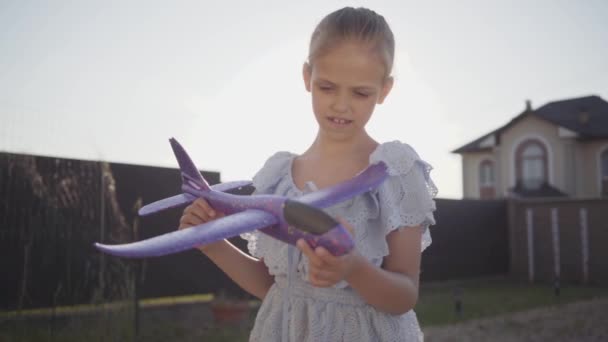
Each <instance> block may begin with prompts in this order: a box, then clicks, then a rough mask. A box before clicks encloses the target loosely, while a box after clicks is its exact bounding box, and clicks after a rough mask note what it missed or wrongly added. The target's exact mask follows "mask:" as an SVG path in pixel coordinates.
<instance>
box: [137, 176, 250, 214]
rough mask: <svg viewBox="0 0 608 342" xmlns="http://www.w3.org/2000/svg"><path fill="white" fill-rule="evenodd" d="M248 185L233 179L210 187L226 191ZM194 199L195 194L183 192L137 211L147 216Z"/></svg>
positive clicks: (245, 182) (247, 182)
mask: <svg viewBox="0 0 608 342" xmlns="http://www.w3.org/2000/svg"><path fill="white" fill-rule="evenodd" d="M250 185H251V181H235V182H226V183H220V184H215V185H212V186H211V189H212V190H214V191H221V192H228V191H231V190H239V189H241V188H244V187H247V186H250ZM194 200H196V196H193V195H190V194H188V193H183V194H179V195H176V196H172V197H167V198H163V199H161V200H158V201H156V202H152V203H150V204H146V205H144V206H143V207H141V208H140V209H139V212H138V213H139V215H140V216H147V215H151V214H154V213H157V212H159V211H162V210H165V209H171V208H175V207H179V206H180V205H184V204H190V203H192V202H194Z"/></svg>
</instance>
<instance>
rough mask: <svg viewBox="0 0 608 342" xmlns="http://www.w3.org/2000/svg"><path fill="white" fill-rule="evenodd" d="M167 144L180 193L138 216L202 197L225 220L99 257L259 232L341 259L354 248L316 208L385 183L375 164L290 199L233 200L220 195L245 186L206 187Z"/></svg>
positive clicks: (176, 147) (152, 252) (177, 248)
mask: <svg viewBox="0 0 608 342" xmlns="http://www.w3.org/2000/svg"><path fill="white" fill-rule="evenodd" d="M169 141H170V142H171V147H172V148H173V153H174V154H175V157H176V158H177V162H178V163H179V167H180V170H181V176H182V191H183V193H182V194H180V195H177V196H173V197H169V198H165V199H162V200H159V201H157V202H154V203H151V204H148V205H146V206H144V207H142V208H141V209H140V210H139V215H141V216H145V215H150V214H152V213H156V212H158V211H161V210H165V209H169V208H174V207H177V206H180V205H185V204H189V203H192V202H193V201H194V200H196V199H197V198H199V197H202V198H204V199H205V200H206V201H207V202H208V203H209V204H210V205H211V206H212V207H213V208H214V209H215V210H217V211H220V212H223V213H225V214H226V216H224V217H221V218H219V219H216V220H212V221H209V222H206V223H203V224H200V225H197V226H193V227H190V228H186V229H181V230H177V231H174V232H170V233H166V234H163V235H160V236H156V237H152V238H149V239H146V240H141V241H137V242H133V243H128V244H121V245H104V244H100V243H95V247H96V248H98V249H99V250H101V251H102V252H105V253H108V254H112V255H116V256H121V257H127V258H144V257H151V256H161V255H167V254H172V253H177V252H181V251H184V250H187V249H190V248H194V247H196V246H199V245H205V244H209V243H212V242H216V241H219V240H222V239H227V238H230V237H233V236H237V235H240V234H242V233H245V232H250V231H253V230H256V229H259V230H260V231H261V232H263V233H265V234H268V235H270V236H272V237H274V238H276V239H279V240H281V241H284V242H287V243H290V244H295V243H296V241H297V240H298V239H301V238H302V239H304V240H306V241H307V242H308V243H309V245H310V246H311V247H312V248H315V247H317V246H323V247H325V248H326V249H327V250H328V251H329V252H330V253H332V254H333V255H337V256H339V255H343V254H345V253H348V252H349V251H350V250H351V249H352V248H353V246H354V243H353V241H352V238H351V236H350V234H349V233H348V232H347V231H346V230H345V229H344V227H342V225H340V224H339V223H338V222H337V221H336V220H334V219H333V218H332V217H331V216H329V215H328V214H326V213H325V212H323V211H322V210H321V209H319V208H326V207H329V206H332V205H334V204H337V203H339V202H342V201H344V200H347V199H350V198H352V197H354V196H357V195H359V194H362V193H364V192H366V191H370V190H373V189H375V188H376V187H378V186H379V185H380V184H381V183H382V182H383V181H384V180H385V179H386V178H387V177H388V173H387V170H386V165H385V164H384V163H382V162H379V163H377V164H373V165H370V166H369V167H368V168H367V169H365V170H364V171H363V172H361V173H359V174H358V175H357V176H355V177H354V178H352V179H350V180H347V181H345V182H342V183H340V184H337V185H335V186H332V187H328V188H325V189H321V190H319V191H315V192H311V193H308V194H305V195H303V196H300V197H298V198H296V199H289V198H287V197H284V196H277V195H251V196H245V195H234V194H229V193H226V191H228V190H231V189H235V188H240V187H242V186H245V185H248V184H251V182H248V181H239V182H230V183H222V184H218V185H214V186H209V185H208V183H207V181H205V179H204V178H203V176H202V175H201V173H200V172H199V170H198V168H197V167H196V166H195V165H194V163H193V162H192V160H191V159H190V157H189V156H188V154H187V153H186V151H185V150H184V149H183V147H182V146H181V145H180V144H179V143H178V142H177V140H175V139H173V138H171V139H170V140H169Z"/></svg>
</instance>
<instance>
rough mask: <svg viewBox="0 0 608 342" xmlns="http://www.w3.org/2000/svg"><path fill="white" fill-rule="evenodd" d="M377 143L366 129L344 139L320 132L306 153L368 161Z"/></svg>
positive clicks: (328, 157)
mask: <svg viewBox="0 0 608 342" xmlns="http://www.w3.org/2000/svg"><path fill="white" fill-rule="evenodd" d="M377 145H378V143H377V142H376V141H375V140H374V139H373V138H372V137H370V136H369V135H368V134H367V132H365V131H363V132H362V133H361V134H359V135H357V136H354V137H349V138H348V139H343V140H339V139H335V138H333V137H329V136H327V135H326V134H323V133H322V132H318V133H317V137H316V138H315V141H314V142H313V143H312V145H311V146H310V147H309V148H308V150H307V151H306V152H305V153H304V154H306V155H308V156H311V157H315V158H320V159H323V160H327V159H331V160H345V159H351V160H352V159H355V160H357V159H361V160H365V161H367V160H368V158H369V155H370V154H371V153H372V152H373V150H374V149H375V148H376V146H377Z"/></svg>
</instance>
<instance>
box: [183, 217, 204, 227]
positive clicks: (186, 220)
mask: <svg viewBox="0 0 608 342" xmlns="http://www.w3.org/2000/svg"><path fill="white" fill-rule="evenodd" d="M197 224H200V220H199V219H198V218H195V217H194V216H192V215H189V214H186V215H183V216H182V217H181V218H180V220H179V227H180V228H186V227H192V226H196V225H197Z"/></svg>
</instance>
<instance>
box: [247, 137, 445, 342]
mask: <svg viewBox="0 0 608 342" xmlns="http://www.w3.org/2000/svg"><path fill="white" fill-rule="evenodd" d="M295 157H296V155H295V154H293V153H289V152H278V153H276V154H275V155H273V156H272V157H271V158H269V159H268V160H267V161H266V163H265V164H264V166H263V167H262V169H261V170H260V171H259V172H258V173H257V174H256V175H255V177H254V178H253V185H254V186H255V188H256V190H255V193H257V194H276V195H283V196H287V197H290V198H297V197H299V196H301V195H303V194H304V193H305V192H304V191H301V190H300V189H299V188H298V187H296V185H295V183H294V181H293V177H292V173H291V171H292V164H293V160H294V159H295ZM379 161H383V162H384V163H385V164H386V165H387V166H388V172H389V178H388V179H387V180H386V181H385V182H384V183H382V184H381V185H380V186H379V187H378V188H377V189H375V190H372V191H368V192H366V193H364V194H361V195H359V196H356V197H354V198H352V199H350V200H347V201H345V202H342V203H339V204H336V205H334V206H332V207H330V208H327V209H325V211H326V212H327V213H328V214H330V215H331V216H333V217H342V218H344V219H345V220H347V221H348V222H349V223H350V224H351V225H352V226H353V227H354V236H353V239H354V241H355V248H357V250H358V252H359V253H360V254H361V255H363V256H365V257H366V258H367V259H368V260H369V261H370V262H372V263H373V264H374V265H376V266H378V267H380V266H381V264H382V261H383V258H384V257H385V256H387V255H388V254H389V250H388V243H387V241H386V236H387V234H389V233H390V232H391V231H393V230H395V229H400V228H403V227H411V226H418V225H421V226H422V227H424V233H423V236H422V246H421V247H422V250H424V249H425V248H426V247H428V246H429V245H430V244H431V235H430V233H429V229H428V227H429V226H430V225H433V224H434V223H435V220H434V217H433V211H434V210H435V202H434V200H433V199H434V197H435V196H436V194H437V188H436V187H435V185H434V184H433V181H432V180H431V178H430V176H429V173H430V171H431V169H432V167H431V166H430V165H429V164H427V163H426V162H424V161H423V160H421V159H420V157H419V156H418V154H417V153H416V152H415V151H414V149H413V148H412V147H410V146H409V145H407V144H404V143H401V142H399V141H392V142H386V143H383V144H380V145H378V147H377V148H376V149H375V150H374V152H373V153H372V154H371V155H370V158H369V163H370V164H374V163H377V162H379ZM310 186H312V188H313V189H310V190H314V184H310ZM310 186H309V187H310ZM241 237H242V238H244V239H246V240H247V241H248V244H247V247H248V249H249V253H250V254H251V255H252V256H254V257H257V258H263V260H264V263H265V264H266V266H267V267H268V270H269V272H270V274H271V275H272V276H274V277H275V283H274V284H273V285H272V286H271V288H270V290H269V291H268V293H267V294H266V297H265V298H264V301H263V302H262V305H261V306H260V308H259V311H258V314H257V317H256V321H255V324H254V327H253V329H252V331H251V335H250V341H252V342H257V341H263V342H270V341H281V342H284V341H285V342H286V341H294V342H295V341H298V342H299V341H315V342H317V341H332V342H334V341H366V342H371V341H382V342H388V341H422V340H423V335H422V332H421V330H420V327H419V324H418V320H417V318H416V314H415V313H414V311H413V310H410V311H409V312H407V313H405V314H403V315H392V314H388V313H385V312H382V311H379V310H377V309H376V308H374V307H372V306H371V305H369V304H367V303H365V302H364V301H363V299H362V298H361V297H360V296H359V295H358V294H357V293H356V292H355V291H354V290H353V289H352V288H350V287H349V286H348V283H346V282H345V281H342V282H339V283H338V284H336V285H334V286H333V287H328V288H319V287H314V286H312V285H311V284H310V283H309V282H308V281H307V279H308V260H307V258H306V257H305V256H303V255H302V254H301V252H300V251H299V250H298V249H297V248H296V247H294V246H292V245H289V244H286V243H284V242H281V241H279V240H276V239H274V238H272V237H270V236H268V235H265V234H264V233H261V232H259V231H253V232H249V233H245V234H242V235H241Z"/></svg>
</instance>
